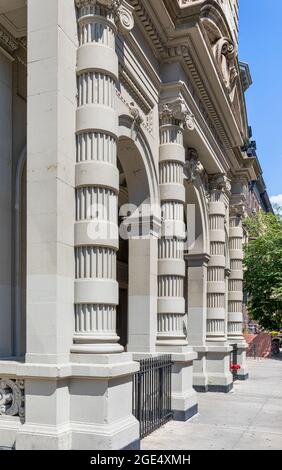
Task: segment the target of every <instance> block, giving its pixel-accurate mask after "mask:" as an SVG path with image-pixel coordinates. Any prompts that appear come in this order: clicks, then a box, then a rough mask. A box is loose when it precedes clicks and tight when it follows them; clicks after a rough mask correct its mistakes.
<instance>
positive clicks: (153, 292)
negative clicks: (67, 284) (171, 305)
mask: <svg viewBox="0 0 282 470" xmlns="http://www.w3.org/2000/svg"><path fill="white" fill-rule="evenodd" d="M119 129H120V138H119V143H118V160H119V170H120V194H119V217H120V223H121V228H120V233H121V237H120V244H119V247H120V248H119V252H118V256H117V259H118V267H117V279H118V282H119V306H118V308H117V329H118V333H119V335H120V337H121V344H123V346H125V349H126V350H127V351H134V352H152V351H154V350H155V342H156V333H157V269H158V250H157V243H158V240H157V233H156V230H155V226H156V225H157V223H158V221H157V215H156V213H155V212H156V207H158V201H159V198H158V183H157V171H156V168H155V165H154V161H153V156H152V154H151V152H150V149H149V145H148V144H147V142H146V139H145V138H144V135H143V133H142V131H141V129H140V128H139V126H137V124H136V123H135V122H134V120H133V119H132V117H129V116H121V118H120V128H119ZM141 222H142V225H141ZM142 231H143V232H142ZM124 235H126V238H127V239H126V240H124ZM126 256H127V260H126Z"/></svg>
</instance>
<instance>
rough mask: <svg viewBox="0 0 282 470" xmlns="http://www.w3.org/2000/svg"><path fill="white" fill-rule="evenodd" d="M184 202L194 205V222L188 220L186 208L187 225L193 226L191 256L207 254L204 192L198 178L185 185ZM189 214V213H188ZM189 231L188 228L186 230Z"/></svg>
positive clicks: (207, 221) (206, 215)
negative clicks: (193, 235)
mask: <svg viewBox="0 0 282 470" xmlns="http://www.w3.org/2000/svg"><path fill="white" fill-rule="evenodd" d="M186 202H187V204H191V205H194V208H195V209H194V213H195V221H191V220H189V215H188V214H187V208H186V220H187V225H189V224H191V223H192V224H194V227H195V230H194V234H195V242H194V244H193V245H192V246H190V249H189V253H190V254H191V255H192V254H193V255H201V254H207V255H208V254H209V220H208V207H207V198H206V191H205V188H204V186H203V182H202V180H201V177H200V176H196V177H195V180H194V181H191V182H187V183H186ZM189 213H190V212H189ZM188 229H189V228H188Z"/></svg>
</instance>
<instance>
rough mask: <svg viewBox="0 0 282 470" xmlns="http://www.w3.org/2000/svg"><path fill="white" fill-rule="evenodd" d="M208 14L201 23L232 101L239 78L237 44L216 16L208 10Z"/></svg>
mask: <svg viewBox="0 0 282 470" xmlns="http://www.w3.org/2000/svg"><path fill="white" fill-rule="evenodd" d="M213 13H214V12H213ZM209 14H210V16H211V17H210V18H208V17H205V18H202V24H203V26H204V29H205V32H206V34H207V37H208V39H209V43H210V46H211V49H212V51H213V55H214V58H215V60H216V63H217V65H218V68H219V71H220V72H221V76H222V79H223V82H224V84H225V87H226V89H227V91H228V93H229V96H230V99H231V101H233V100H234V96H235V89H236V83H237V80H238V78H239V73H238V69H237V52H238V51H237V46H236V45H235V43H234V41H233V39H231V37H230V36H229V33H228V30H227V29H226V28H224V27H220V25H219V24H218V18H216V17H212V12H211V11H209ZM216 19H217V21H216ZM221 26H222V25H221Z"/></svg>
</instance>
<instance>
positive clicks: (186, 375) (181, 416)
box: [171, 347, 198, 421]
mask: <svg viewBox="0 0 282 470" xmlns="http://www.w3.org/2000/svg"><path fill="white" fill-rule="evenodd" d="M185 349H186V351H185V352H184V351H183V352H182V353H173V354H172V362H173V366H172V394H171V404H172V410H173V417H174V419H175V420H176V421H187V420H188V419H190V418H191V417H192V416H194V415H195V414H196V413H197V412H198V399H197V394H196V392H195V390H194V389H193V361H194V360H195V359H196V358H197V353H195V352H194V351H193V350H192V348H190V347H186V348H185Z"/></svg>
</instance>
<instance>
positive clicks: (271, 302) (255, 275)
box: [244, 210, 282, 330]
mask: <svg viewBox="0 0 282 470" xmlns="http://www.w3.org/2000/svg"><path fill="white" fill-rule="evenodd" d="M244 226H245V228H246V230H247V232H248V235H249V240H250V241H249V243H248V244H246V246H245V259H244V265H245V274H244V286H245V290H246V291H247V293H248V294H249V301H248V310H249V313H250V315H251V317H252V318H253V319H254V320H256V321H258V322H259V323H260V325H261V326H262V327H263V328H265V329H268V330H279V329H281V328H282V217H281V211H280V210H279V211H278V210H277V211H276V214H275V215H274V214H272V213H267V214H266V213H265V212H263V211H260V212H258V213H257V214H255V215H252V216H250V217H248V218H247V219H246V220H245V221H244Z"/></svg>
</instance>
